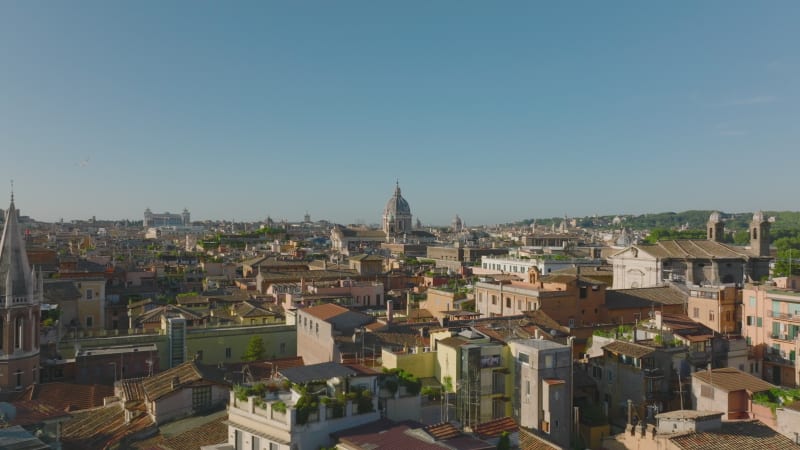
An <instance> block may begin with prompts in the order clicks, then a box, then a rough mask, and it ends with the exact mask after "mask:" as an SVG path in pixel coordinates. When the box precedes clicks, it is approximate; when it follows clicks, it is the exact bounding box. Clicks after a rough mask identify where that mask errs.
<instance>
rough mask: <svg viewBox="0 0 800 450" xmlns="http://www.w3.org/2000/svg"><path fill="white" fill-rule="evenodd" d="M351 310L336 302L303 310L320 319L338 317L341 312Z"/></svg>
mask: <svg viewBox="0 0 800 450" xmlns="http://www.w3.org/2000/svg"><path fill="white" fill-rule="evenodd" d="M349 311H350V310H349V309H347V308H345V307H344V306H339V305H337V304H335V303H325V304H322V305H319V306H310V307H308V308H305V309H303V312H305V313H307V314H310V315H312V316H314V317H316V318H317V319H320V320H328V319H330V318H331V317H336V316H338V315H339V314H344V313H346V312H349Z"/></svg>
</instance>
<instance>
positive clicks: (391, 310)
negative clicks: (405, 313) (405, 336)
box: [386, 300, 394, 324]
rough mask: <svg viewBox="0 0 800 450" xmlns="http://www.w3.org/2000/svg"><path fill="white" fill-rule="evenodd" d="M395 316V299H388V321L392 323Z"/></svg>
mask: <svg viewBox="0 0 800 450" xmlns="http://www.w3.org/2000/svg"><path fill="white" fill-rule="evenodd" d="M393 318H394V300H386V323H387V324H391V323H392V319H393Z"/></svg>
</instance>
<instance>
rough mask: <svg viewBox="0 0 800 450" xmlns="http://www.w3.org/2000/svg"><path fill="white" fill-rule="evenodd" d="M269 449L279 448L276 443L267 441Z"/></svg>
mask: <svg viewBox="0 0 800 450" xmlns="http://www.w3.org/2000/svg"><path fill="white" fill-rule="evenodd" d="M269 450H279V449H278V444H276V443H274V442H270V443H269Z"/></svg>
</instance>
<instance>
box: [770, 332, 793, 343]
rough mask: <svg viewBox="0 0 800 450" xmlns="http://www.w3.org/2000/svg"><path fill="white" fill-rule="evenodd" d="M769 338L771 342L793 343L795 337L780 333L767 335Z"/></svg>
mask: <svg viewBox="0 0 800 450" xmlns="http://www.w3.org/2000/svg"><path fill="white" fill-rule="evenodd" d="M769 337H770V338H772V340H773V341H781V342H788V343H793V342H794V341H795V337H792V336H790V335H789V334H787V333H780V334H775V333H772V334H770V335H769Z"/></svg>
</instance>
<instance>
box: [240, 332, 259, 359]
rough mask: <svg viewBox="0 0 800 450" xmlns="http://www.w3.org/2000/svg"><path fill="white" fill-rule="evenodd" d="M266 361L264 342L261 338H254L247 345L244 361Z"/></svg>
mask: <svg viewBox="0 0 800 450" xmlns="http://www.w3.org/2000/svg"><path fill="white" fill-rule="evenodd" d="M262 359H264V340H263V339H261V336H253V337H251V338H250V342H248V343H247V350H245V352H244V356H242V360H243V361H259V360H262Z"/></svg>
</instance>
